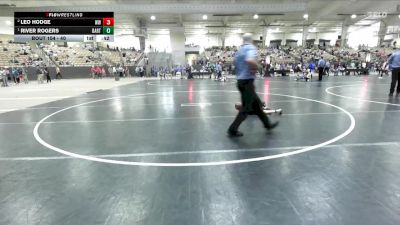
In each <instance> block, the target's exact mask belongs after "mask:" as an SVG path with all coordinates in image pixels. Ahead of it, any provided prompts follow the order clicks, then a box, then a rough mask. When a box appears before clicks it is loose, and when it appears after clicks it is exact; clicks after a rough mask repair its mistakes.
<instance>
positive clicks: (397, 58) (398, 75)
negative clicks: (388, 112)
mask: <svg viewBox="0 0 400 225" xmlns="http://www.w3.org/2000/svg"><path fill="white" fill-rule="evenodd" d="M388 61H389V68H390V70H392V83H391V84H390V92H389V96H393V93H394V89H395V87H396V83H397V88H396V96H399V95H400V50H397V51H396V52H394V53H393V54H392V55H391V56H390V58H389V60H388Z"/></svg>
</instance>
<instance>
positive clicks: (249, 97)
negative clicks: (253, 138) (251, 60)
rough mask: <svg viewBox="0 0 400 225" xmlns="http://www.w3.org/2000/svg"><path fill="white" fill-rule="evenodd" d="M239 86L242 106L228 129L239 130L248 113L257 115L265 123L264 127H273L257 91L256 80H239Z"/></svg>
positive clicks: (231, 130)
mask: <svg viewBox="0 0 400 225" xmlns="http://www.w3.org/2000/svg"><path fill="white" fill-rule="evenodd" d="M237 88H238V89H239V91H240V95H241V99H242V108H241V109H240V111H239V113H238V115H237V116H236V118H235V120H234V121H233V123H232V124H231V126H230V127H229V130H228V131H229V132H236V131H238V129H239V126H240V124H241V123H242V122H243V121H244V120H245V119H246V118H247V116H248V115H257V116H258V118H260V120H261V122H262V123H263V124H264V127H265V128H267V129H269V128H270V127H271V123H270V121H269V119H268V117H267V115H265V113H264V112H263V103H262V102H261V100H260V98H259V97H258V95H257V93H256V91H255V87H254V80H238V82H237Z"/></svg>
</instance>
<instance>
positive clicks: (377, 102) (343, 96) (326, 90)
mask: <svg viewBox="0 0 400 225" xmlns="http://www.w3.org/2000/svg"><path fill="white" fill-rule="evenodd" d="M359 85H360V84H350V85H340V86H332V87H328V88H326V89H325V92H326V93H328V94H330V95H334V96H337V97H341V98H346V99H351V100H356V101H363V102H371V103H376V104H382V105H394V106H400V104H395V103H389V102H379V101H372V100H367V99H361V98H353V97H349V96H345V95H339V94H336V93H333V92H332V91H331V89H333V88H341V87H352V86H359ZM388 98H389V97H388Z"/></svg>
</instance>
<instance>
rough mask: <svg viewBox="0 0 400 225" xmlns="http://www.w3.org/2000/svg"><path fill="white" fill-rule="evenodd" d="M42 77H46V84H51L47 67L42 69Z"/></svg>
mask: <svg viewBox="0 0 400 225" xmlns="http://www.w3.org/2000/svg"><path fill="white" fill-rule="evenodd" d="M44 75H46V83H49V82H50V83H51V77H50V72H49V69H48V68H47V67H45V68H44Z"/></svg>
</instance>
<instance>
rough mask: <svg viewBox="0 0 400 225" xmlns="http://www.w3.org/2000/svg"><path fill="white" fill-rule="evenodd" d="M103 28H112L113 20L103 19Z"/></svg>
mask: <svg viewBox="0 0 400 225" xmlns="http://www.w3.org/2000/svg"><path fill="white" fill-rule="evenodd" d="M103 26H114V18H103Z"/></svg>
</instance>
